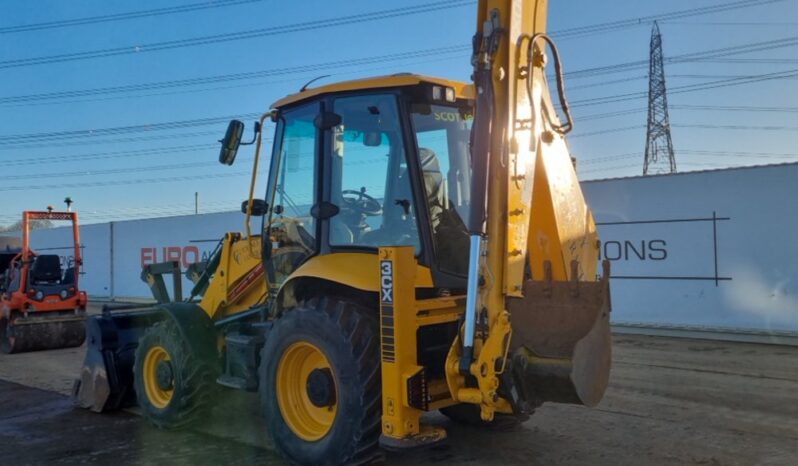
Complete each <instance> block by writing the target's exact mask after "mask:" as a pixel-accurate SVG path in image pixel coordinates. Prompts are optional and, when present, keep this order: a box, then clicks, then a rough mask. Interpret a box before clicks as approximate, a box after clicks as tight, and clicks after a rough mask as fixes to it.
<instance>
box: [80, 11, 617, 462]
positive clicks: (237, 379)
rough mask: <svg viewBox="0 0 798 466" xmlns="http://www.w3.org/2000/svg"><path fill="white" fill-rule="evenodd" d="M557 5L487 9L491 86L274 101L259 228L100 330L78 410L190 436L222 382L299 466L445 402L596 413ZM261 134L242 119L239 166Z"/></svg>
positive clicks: (484, 73)
mask: <svg viewBox="0 0 798 466" xmlns="http://www.w3.org/2000/svg"><path fill="white" fill-rule="evenodd" d="M546 10H547V2H546V1H545V0H481V1H480V2H479V5H478V15H477V33H476V35H475V37H474V49H473V58H472V63H473V67H474V70H473V83H472V84H464V83H460V82H454V81H450V80H446V79H440V78H431V77H425V76H418V75H412V74H400V75H393V76H385V77H378V78H372V79H363V80H356V81H349V82H342V83H338V84H331V85H324V86H320V87H314V88H307V86H306V87H305V88H303V89H302V90H301V91H300V92H299V93H297V94H294V95H291V96H288V97H285V98H283V99H281V100H279V101H277V102H276V103H274V104H273V106H272V110H270V111H269V112H267V113H265V114H264V115H263V116H262V117H261V119H260V121H259V122H258V124H257V125H256V126H255V133H256V137H255V139H254V140H253V143H254V144H256V148H255V162H254V166H253V171H252V183H251V186H250V193H249V199H248V200H247V201H245V202H244V205H243V211H244V212H245V213H246V222H245V225H246V232H245V233H244V234H240V233H228V234H227V235H226V236H225V237H224V238H223V239H222V241H221V242H220V244H219V247H218V248H217V251H216V252H215V253H214V254H213V255H212V257H211V260H210V261H209V263H208V264H206V265H205V267H204V270H203V272H202V273H201V274H200V275H199V276H196V277H195V278H196V284H195V286H194V290H193V291H192V292H191V296H190V297H189V298H187V299H185V300H184V301H182V302H173V303H163V304H159V305H157V306H154V307H149V308H146V309H116V310H113V309H109V310H107V311H106V312H104V313H103V315H100V316H96V317H93V318H91V319H90V320H89V321H88V324H87V331H88V334H89V342H90V343H89V350H88V353H87V356H86V362H85V366H84V368H83V372H82V374H81V379H80V383H79V384H78V385H77V390H76V395H77V397H78V399H79V400H80V403H81V404H82V405H83V406H85V407H88V408H92V409H94V410H96V411H102V410H105V409H112V408H117V407H120V406H124V405H125V404H127V403H137V404H138V405H139V406H140V408H141V411H142V412H143V414H144V416H145V417H146V418H147V419H149V420H150V421H152V422H153V423H155V424H157V425H159V426H162V427H166V428H171V427H179V426H183V425H186V424H189V423H191V422H193V421H196V420H198V419H199V418H200V417H201V416H202V414H203V413H204V412H205V410H206V409H207V408H208V407H209V406H211V405H212V404H213V403H214V401H213V400H214V396H213V395H214V392H215V391H216V390H217V388H218V387H219V385H221V386H225V387H230V388H234V389H240V390H250V391H257V392H259V396H260V398H261V402H262V406H263V413H262V414H263V417H264V419H265V423H266V424H267V426H266V430H267V431H268V434H269V435H270V436H271V438H272V439H273V440H274V444H275V445H276V448H277V449H278V450H279V451H280V452H281V453H282V454H283V455H285V456H286V457H287V458H289V459H290V460H291V461H292V462H296V463H302V464H342V463H362V462H367V461H371V460H373V459H375V458H376V457H377V456H378V455H379V454H380V450H379V447H380V446H381V447H383V448H386V449H403V448H409V447H416V446H421V445H429V444H431V443H434V442H437V441H440V440H442V439H444V438H445V436H446V433H445V431H444V430H443V429H442V428H441V427H436V426H428V425H425V424H423V423H422V422H421V421H422V415H423V414H424V413H426V412H429V411H433V410H440V411H441V412H443V413H444V414H445V415H447V416H449V417H451V418H452V419H454V420H455V421H464V422H473V423H481V424H490V423H491V422H495V421H496V417H497V416H516V417H520V418H524V417H525V416H528V415H529V414H531V413H532V411H533V410H534V409H535V408H536V407H538V406H539V405H540V404H542V403H544V402H546V401H554V402H561V403H577V404H584V405H588V406H593V405H595V404H596V403H598V402H599V400H600V399H601V397H602V395H603V393H604V390H605V388H606V386H607V382H608V378H609V371H610V333H609V289H608V281H607V280H608V273H609V270H608V268H607V267H606V266H604V270H603V272H602V276H601V277H599V275H598V274H597V272H598V271H597V269H598V265H599V264H598V238H597V236H596V231H595V225H594V222H593V217H592V215H591V212H590V210H589V208H588V207H587V206H586V205H585V200H584V198H583V196H582V192H581V190H580V187H579V183H578V181H577V178H576V176H575V172H574V168H573V162H572V160H571V157H570V155H569V153H568V149H567V145H566V141H565V137H564V136H565V134H566V133H567V132H568V131H569V130H570V128H571V119H570V115H569V114H568V105H567V102H566V101H565V97H564V88H563V82H562V70H561V67H560V60H559V57H558V55H557V51H556V48H555V47H554V44H553V43H552V41H551V40H550V39H549V38H548V37H547V36H546V35H545V30H546ZM548 60H552V61H553V64H554V72H555V74H556V76H557V86H556V92H555V93H554V94H555V95H556V96H557V99H558V101H559V104H560V108H561V111H562V112H563V115H564V121H562V120H561V119H560V118H559V117H558V113H557V110H556V108H555V106H554V104H553V102H552V96H551V94H550V90H549V85H548V84H547V81H546V75H545V73H544V70H545V67H546V65H547V61H548ZM266 120H271V121H273V122H274V123H275V126H276V129H275V135H274V145H273V148H272V152H271V162H270V163H271V165H270V168H269V171H268V182H267V185H268V186H267V190H266V196H265V198H264V199H256V198H255V196H254V187H255V181H256V177H257V176H258V173H259V167H258V163H259V161H260V150H261V139H262V133H261V131H260V128H261V127H262V125H263V123H264V122H265V121H266ZM243 133H244V125H243V123H241V122H238V121H233V122H231V123H230V126H229V127H228V130H227V133H226V135H225V137H224V139H223V140H222V150H221V154H220V161H221V162H222V163H225V164H228V165H231V164H232V163H233V162H234V159H235V156H236V153H237V151H238V149H239V146H240V145H241V144H242V139H243ZM254 217H261V218H262V224H261V225H260V228H259V230H257V231H252V227H251V225H252V223H253V218H254Z"/></svg>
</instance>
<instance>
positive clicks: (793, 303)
mask: <svg viewBox="0 0 798 466" xmlns="http://www.w3.org/2000/svg"><path fill="white" fill-rule="evenodd" d="M583 189H584V191H585V194H586V196H587V199H588V202H589V203H590V204H591V206H592V208H593V210H594V213H595V216H596V220H597V222H598V223H599V227H598V228H599V234H600V236H601V239H602V243H603V244H602V249H603V253H604V254H605V255H606V256H607V258H608V259H611V262H612V274H613V277H614V278H613V279H612V281H611V283H612V285H611V286H612V293H613V296H612V303H613V313H612V320H613V322H615V323H636V324H645V325H665V326H706V327H712V328H734V329H741V330H754V331H760V332H771V331H780V332H782V331H787V332H798V244H796V240H795V238H796V236H798V225H797V224H798V207H796V204H795V200H796V199H798V164H785V165H773V166H765V167H756V168H747V169H730V170H720V171H711V172H700V173H686V174H678V175H668V176H653V177H646V178H642V177H641V178H624V179H614V180H602V181H591V182H586V183H583ZM713 216H714V220H713ZM243 222H244V217H243V215H242V214H240V213H238V212H229V213H221V214H208V215H197V216H183V217H170V218H160V219H150V220H136V221H125V222H114V223H113V224H103V225H89V226H84V227H82V228H81V232H82V235H83V238H82V243H83V244H84V246H85V249H84V251H85V269H84V270H85V272H86V274H85V275H84V276H83V279H84V281H83V284H84V287H85V288H86V289H87V290H88V291H89V293H90V294H91V295H93V296H97V297H115V298H117V299H124V298H129V297H141V298H147V297H150V293H149V290H148V288H147V287H146V285H144V283H142V282H141V280H140V278H139V275H140V273H141V266H142V264H143V263H149V262H160V261H164V260H167V259H178V260H181V261H183V262H184V263H186V264H187V263H190V262H193V261H194V260H196V258H197V256H199V258H200V259H201V258H202V257H203V256H205V255H207V254H208V253H210V251H211V250H212V249H213V248H214V247H215V245H216V242H217V241H218V240H219V239H220V238H221V236H222V235H223V234H224V233H225V232H226V231H240V230H241V229H242V228H243ZM253 226H254V227H255V228H260V221H258V220H255V221H254V224H253ZM68 234H69V232H68V230H66V229H53V230H42V231H37V232H35V234H34V235H33V245H34V247H37V248H44V247H59V246H65V245H68V244H69V240H68ZM111 237H113V246H112V245H111ZM716 261H717V267H716ZM112 264H113V266H112ZM112 276H113V281H112V280H111V277H112ZM189 286H190V285H189V283H188V282H184V288H183V289H184V292H188V290H189V289H190V288H189Z"/></svg>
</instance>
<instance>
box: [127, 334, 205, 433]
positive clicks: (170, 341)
mask: <svg viewBox="0 0 798 466" xmlns="http://www.w3.org/2000/svg"><path fill="white" fill-rule="evenodd" d="M213 367H214V366H213V364H212V362H210V361H206V360H203V358H201V357H199V356H198V355H196V354H194V351H193V350H192V348H191V345H190V344H189V343H188V342H187V341H185V340H184V339H183V337H182V336H181V334H180V332H179V331H178V329H177V327H176V326H175V325H174V324H173V323H171V322H169V321H164V322H159V323H157V324H155V325H154V326H153V327H152V328H151V329H150V330H149V331H147V333H146V334H144V336H143V337H141V339H140V340H139V345H138V347H137V348H136V360H135V364H134V366H133V374H134V378H135V389H136V399H137V402H138V405H139V406H140V407H141V410H142V412H143V414H144V417H145V418H146V419H147V420H149V421H150V422H152V423H153V424H155V425H156V426H158V427H160V428H162V429H177V428H180V427H185V426H188V425H190V424H193V423H194V422H196V421H197V420H199V419H200V418H202V417H203V416H205V415H207V413H208V411H209V409H210V407H211V404H212V400H213V398H214V397H213V395H214V394H215V392H216V390H217V386H216V382H215V379H216V374H215V372H216V371H214V369H213ZM159 378H160V379H161V380H158V379H159Z"/></svg>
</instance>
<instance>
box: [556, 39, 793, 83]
mask: <svg viewBox="0 0 798 466" xmlns="http://www.w3.org/2000/svg"><path fill="white" fill-rule="evenodd" d="M795 45H798V36H790V37H784V38H781V39H772V40H766V41H761V42H752V43H748V44H740V45H735V46H729V47H721V48H717V49H710V50H703V51H700V52H690V53H684V54H680V55H673V56H670V57H666V58H664V62H665V63H684V62H693V61H705V60H706V59H711V58H712V59H714V58H722V57H726V56H729V55H737V54H742V53H751V52H761V51H764V50H774V49H778V48H784V47H793V46H795ZM647 66H648V60H635V61H630V62H625V63H615V64H612V65H605V66H598V67H593V68H586V69H582V70H576V71H570V72H566V73H564V74H565V77H567V78H570V79H574V78H585V77H594V76H600V75H604V74H612V73H620V72H625V71H630V70H635V69H642V68H646V67H647Z"/></svg>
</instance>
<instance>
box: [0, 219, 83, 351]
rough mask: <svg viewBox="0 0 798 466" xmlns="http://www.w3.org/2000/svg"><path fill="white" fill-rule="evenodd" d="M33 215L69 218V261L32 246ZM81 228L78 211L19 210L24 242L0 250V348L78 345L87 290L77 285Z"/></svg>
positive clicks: (46, 347)
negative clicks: (70, 226)
mask: <svg viewBox="0 0 798 466" xmlns="http://www.w3.org/2000/svg"><path fill="white" fill-rule="evenodd" d="M34 220H51V221H52V220H60V221H69V222H71V223H72V239H73V246H72V248H73V258H74V259H73V261H72V263H71V264H66V265H67V267H66V268H62V267H61V258H60V257H59V256H58V255H57V254H41V253H38V252H36V251H34V250H33V249H31V247H30V225H31V221H34ZM82 265H83V259H82V255H81V251H80V230H79V226H78V214H77V213H76V212H53V211H52V210H50V209H48V211H46V212H44V211H42V212H32V211H31V212H23V213H22V244H21V246H20V247H19V248H13V249H12V248H11V247H6V248H5V249H4V250H0V351H3V352H4V353H21V352H25V351H38V350H46V349H56V348H70V347H74V346H80V345H82V344H83V341H84V340H85V338H86V328H85V323H84V321H85V320H86V304H87V301H88V298H87V296H86V292H85V291H81V290H80V286H79V281H80V268H81V266H82Z"/></svg>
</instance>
